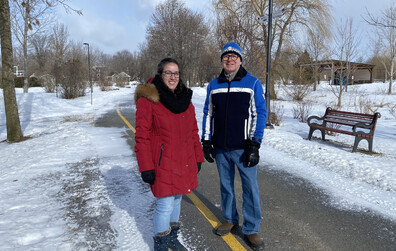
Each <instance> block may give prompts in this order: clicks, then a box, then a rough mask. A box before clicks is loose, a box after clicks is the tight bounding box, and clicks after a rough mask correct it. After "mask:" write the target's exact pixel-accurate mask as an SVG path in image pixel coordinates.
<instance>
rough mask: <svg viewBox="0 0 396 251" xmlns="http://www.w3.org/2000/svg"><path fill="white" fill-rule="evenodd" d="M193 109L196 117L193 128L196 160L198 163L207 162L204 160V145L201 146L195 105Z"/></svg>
mask: <svg viewBox="0 0 396 251" xmlns="http://www.w3.org/2000/svg"><path fill="white" fill-rule="evenodd" d="M191 107H192V111H193V117H194V121H193V126H192V129H193V130H192V137H193V138H192V140H193V142H194V150H195V159H196V160H197V162H205V159H204V155H203V151H202V145H201V141H200V140H199V129H198V125H197V123H198V122H197V118H196V115H195V107H194V105H193V104H192V103H191Z"/></svg>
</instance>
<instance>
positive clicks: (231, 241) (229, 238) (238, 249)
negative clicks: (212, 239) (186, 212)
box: [187, 192, 246, 251]
mask: <svg viewBox="0 0 396 251" xmlns="http://www.w3.org/2000/svg"><path fill="white" fill-rule="evenodd" d="M187 196H188V198H189V199H190V200H191V201H192V202H193V203H194V205H195V206H196V207H197V208H198V210H199V211H200V212H201V213H202V215H203V216H205V218H206V219H207V220H208V221H209V223H210V224H211V225H212V226H213V227H214V228H216V227H217V225H219V224H220V221H219V220H218V219H217V217H216V216H215V215H214V214H213V213H212V212H211V211H210V210H209V208H207V207H206V206H205V204H204V203H203V202H202V201H201V200H200V199H199V198H198V197H197V196H196V195H195V194H194V192H191V193H190V194H187ZM221 238H223V240H224V241H225V242H226V243H227V244H228V246H230V248H231V249H232V250H235V251H246V248H244V247H243V246H242V244H241V243H239V241H238V240H237V239H236V238H235V237H234V235H232V234H231V233H230V234H227V235H224V236H221Z"/></svg>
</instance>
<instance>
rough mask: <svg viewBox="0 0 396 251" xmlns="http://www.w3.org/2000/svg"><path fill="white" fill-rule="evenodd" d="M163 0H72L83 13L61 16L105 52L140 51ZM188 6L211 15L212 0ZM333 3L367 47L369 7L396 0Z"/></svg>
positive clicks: (73, 32)
mask: <svg viewBox="0 0 396 251" xmlns="http://www.w3.org/2000/svg"><path fill="white" fill-rule="evenodd" d="M160 2H163V0H95V1H92V0H70V1H69V3H70V5H71V6H72V7H73V8H75V9H79V10H82V11H83V13H84V14H83V15H82V16H78V15H77V14H66V13H65V11H64V10H63V9H59V11H58V20H59V22H60V23H63V24H65V25H66V26H67V27H68V29H69V34H70V38H71V39H72V40H74V41H77V42H78V41H81V42H87V43H89V44H90V45H91V46H92V47H96V48H99V49H101V50H103V51H104V52H105V53H109V54H114V53H115V52H117V51H121V50H123V49H127V50H129V51H131V52H135V51H138V49H139V48H138V45H139V44H141V43H143V42H144V40H145V34H146V27H147V24H148V22H149V20H150V17H151V15H152V14H153V13H154V9H155V6H156V5H157V4H158V3H160ZM185 3H186V5H187V7H189V8H190V9H192V10H196V11H202V12H203V13H204V14H205V15H209V14H210V13H211V11H209V10H210V9H211V0H186V1H185ZM329 3H330V4H331V5H333V7H334V8H333V13H332V14H333V16H334V17H335V20H336V21H340V20H341V19H342V20H346V19H347V18H348V17H352V18H353V20H354V24H355V25H356V26H359V29H360V32H361V34H362V36H363V40H364V41H363V44H364V46H363V47H364V48H362V49H363V50H365V49H369V48H368V45H367V39H366V38H367V37H368V35H369V34H368V30H369V28H370V27H369V26H368V25H367V24H366V23H365V22H364V21H363V18H362V15H365V14H366V9H367V10H369V11H370V12H372V13H373V14H379V13H380V11H381V10H383V9H385V8H387V7H389V6H390V5H391V4H392V3H395V4H396V0H329Z"/></svg>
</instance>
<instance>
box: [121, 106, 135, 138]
mask: <svg viewBox="0 0 396 251" xmlns="http://www.w3.org/2000/svg"><path fill="white" fill-rule="evenodd" d="M117 113H118V116H120V118H122V120H124V122H125V124H126V125H127V126H128V127H129V128H131V130H132V132H133V133H136V130H135V128H133V126H132V125H131V124H130V123H129V122H128V120H126V118H124V116H122V114H121V112H120V111H119V109H118V104H117Z"/></svg>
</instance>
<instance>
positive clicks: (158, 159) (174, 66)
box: [135, 58, 204, 250]
mask: <svg viewBox="0 0 396 251" xmlns="http://www.w3.org/2000/svg"><path fill="white" fill-rule="evenodd" d="M191 98H192V90H191V89H188V88H187V87H186V86H185V85H184V84H183V82H182V80H181V79H180V72H179V64H178V63H177V61H176V60H174V59H172V58H165V59H163V60H162V61H161V62H160V63H159V64H158V69H157V74H156V76H155V77H154V79H153V80H152V82H151V83H147V84H143V85H139V86H138V87H137V88H136V91H135V103H136V135H135V141H136V145H135V152H136V157H137V161H138V165H139V170H140V172H141V175H142V179H143V181H144V182H146V183H149V184H150V186H151V191H152V192H153V195H154V196H155V197H156V209H155V212H154V219H153V223H154V234H153V236H154V250H168V248H171V249H173V250H187V249H185V247H183V245H182V244H181V243H180V242H179V241H178V240H177V231H178V230H179V227H180V223H179V216H180V203H181V199H182V195H183V194H187V193H190V192H191V191H192V190H193V189H195V188H196V187H197V186H198V178H197V173H198V172H199V170H200V167H201V162H204V157H203V152H202V146H201V143H200V140H199V135H198V127H197V120H196V118H195V109H194V106H193V104H192V103H191Z"/></svg>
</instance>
